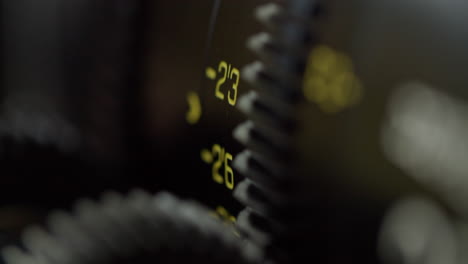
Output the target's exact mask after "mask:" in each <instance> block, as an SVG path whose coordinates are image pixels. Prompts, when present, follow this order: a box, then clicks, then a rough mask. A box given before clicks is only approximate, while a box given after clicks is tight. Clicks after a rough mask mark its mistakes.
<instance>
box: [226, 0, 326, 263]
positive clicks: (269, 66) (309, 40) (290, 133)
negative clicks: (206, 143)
mask: <svg viewBox="0 0 468 264" xmlns="http://www.w3.org/2000/svg"><path fill="white" fill-rule="evenodd" d="M318 10H319V3H318V2H317V1H310V0H295V1H289V2H287V3H286V4H285V5H284V6H280V5H278V4H273V3H270V4H267V5H264V6H261V7H259V8H258V9H257V10H256V17H257V18H258V20H259V21H260V22H262V23H263V24H265V25H266V26H267V27H268V28H269V30H270V32H269V33H260V34H257V35H255V36H253V37H252V38H250V39H249V40H248V43H247V46H248V47H249V48H250V49H251V50H252V51H254V52H255V53H256V54H258V56H259V57H260V61H256V62H254V63H252V64H250V65H248V66H246V67H245V68H244V70H243V73H242V75H243V77H244V79H245V80H246V81H247V82H248V83H250V84H251V86H253V87H254V88H255V91H253V92H250V93H248V94H246V95H244V96H243V97H242V98H240V99H239V104H238V108H239V109H240V110H241V111H242V112H243V113H245V114H246V115H247V117H248V121H246V122H245V123H243V124H241V125H240V126H238V127H237V128H236V129H235V130H234V132H233V136H234V137H235V138H236V139H237V140H238V141H240V142H241V143H242V144H244V145H245V146H246V147H247V149H246V150H245V151H244V152H242V153H241V154H239V155H238V156H237V157H236V159H235V161H234V167H235V168H236V169H237V170H238V171H239V172H241V173H242V174H243V175H244V176H245V177H246V179H245V180H244V181H242V182H241V183H240V184H238V186H237V188H236V189H235V191H234V196H235V198H236V199H237V200H239V201H240V202H241V203H243V204H244V205H245V206H246V208H245V210H243V211H242V212H241V213H240V214H239V216H238V221H237V225H238V228H239V230H240V231H241V232H242V233H243V234H244V235H245V236H246V237H248V238H249V239H250V240H251V241H252V243H253V244H256V245H258V246H260V247H262V248H265V249H266V252H267V256H268V258H269V260H272V261H273V262H280V263H299V262H300V261H302V260H303V257H307V256H310V254H311V253H312V252H311V250H310V248H311V247H312V246H313V244H312V242H313V241H312V240H311V239H310V238H311V228H313V217H311V216H310V214H308V213H307V212H310V209H311V208H313V205H312V201H311V199H310V198H308V197H310V188H307V187H310V183H308V181H307V180H305V178H304V177H302V175H301V172H300V170H299V169H297V168H298V167H297V166H296V165H295V164H296V163H297V159H296V157H297V151H296V149H295V146H294V140H293V139H294V135H295V131H296V128H298V126H299V121H298V120H297V119H296V116H297V115H296V114H295V113H296V112H295V111H296V110H297V107H296V105H298V103H299V102H301V99H302V95H301V87H302V78H303V75H304V69H305V65H306V58H307V53H308V51H309V49H310V47H311V46H313V45H314V44H315V41H316V36H315V35H314V33H312V32H311V30H310V28H311V22H312V19H313V17H314V15H315V14H316V12H317V11H318Z"/></svg>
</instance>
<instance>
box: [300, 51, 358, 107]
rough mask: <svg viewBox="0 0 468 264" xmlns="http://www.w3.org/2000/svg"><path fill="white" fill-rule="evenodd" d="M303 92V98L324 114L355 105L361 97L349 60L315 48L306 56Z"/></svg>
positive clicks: (343, 55)
mask: <svg viewBox="0 0 468 264" xmlns="http://www.w3.org/2000/svg"><path fill="white" fill-rule="evenodd" d="M303 90H304V96H305V98H306V99H307V100H309V101H310V102H313V103H315V104H317V106H318V107H319V108H320V109H321V110H322V111H324V112H326V113H336V112H339V111H342V110H344V109H346V108H349V107H351V106H354V105H356V104H358V103H359V102H360V100H361V99H362V94H363V88H362V83H361V81H360V80H359V78H358V77H357V76H356V75H355V73H354V69H353V64H352V61H351V59H350V58H349V57H348V56H346V55H345V54H342V53H339V52H336V51H335V50H333V49H331V48H329V47H327V46H324V45H321V46H317V47H316V48H315V49H314V50H312V52H311V54H310V56H309V63H308V65H307V70H306V75H305V78H304V83H303Z"/></svg>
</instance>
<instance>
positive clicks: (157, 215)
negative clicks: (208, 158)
mask: <svg viewBox="0 0 468 264" xmlns="http://www.w3.org/2000/svg"><path fill="white" fill-rule="evenodd" d="M22 242H23V245H24V248H25V250H21V249H19V248H18V247H9V248H6V249H4V251H3V256H4V258H5V260H6V263H7V264H33V263H34V264H39V263H40V264H49V263H50V264H52V263H62V264H72V263H77V264H78V263H79V264H85V263H87V264H92V263H96V264H97V263H149V261H151V263H154V262H161V261H162V262H163V263H181V261H194V260H195V262H197V263H198V262H203V263H258V262H260V261H261V259H262V256H261V251H260V250H258V249H255V248H253V247H249V248H248V249H247V248H246V247H244V244H243V242H242V240H241V239H239V238H238V237H236V236H235V235H234V233H233V232H231V230H229V229H227V228H226V226H225V225H224V224H223V223H222V222H220V221H218V219H216V218H215V217H212V216H210V215H209V211H208V210H207V209H206V208H204V207H202V206H201V205H199V204H198V203H196V202H193V201H181V200H179V199H177V198H175V197H174V196H172V195H171V194H169V193H159V194H157V195H156V196H152V195H150V194H148V193H146V192H143V191H134V192H132V193H130V194H129V196H128V197H122V196H120V195H119V194H116V193H107V194H105V195H104V196H103V197H102V199H101V201H100V202H99V203H95V202H92V201H90V200H81V201H80V202H78V203H77V205H76V207H75V210H74V213H73V214H67V213H63V212H57V213H54V214H52V215H51V217H50V218H49V220H48V225H47V229H42V228H39V227H32V228H29V229H27V230H26V231H25V232H24V234H23V237H22Z"/></svg>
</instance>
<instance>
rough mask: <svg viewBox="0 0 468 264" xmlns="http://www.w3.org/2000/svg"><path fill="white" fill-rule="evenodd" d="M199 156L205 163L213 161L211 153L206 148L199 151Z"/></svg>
mask: <svg viewBox="0 0 468 264" xmlns="http://www.w3.org/2000/svg"><path fill="white" fill-rule="evenodd" d="M200 157H201V159H202V160H203V161H204V162H205V163H208V164H211V163H212V162H213V155H212V154H211V152H210V151H209V150H207V149H202V150H201V151H200Z"/></svg>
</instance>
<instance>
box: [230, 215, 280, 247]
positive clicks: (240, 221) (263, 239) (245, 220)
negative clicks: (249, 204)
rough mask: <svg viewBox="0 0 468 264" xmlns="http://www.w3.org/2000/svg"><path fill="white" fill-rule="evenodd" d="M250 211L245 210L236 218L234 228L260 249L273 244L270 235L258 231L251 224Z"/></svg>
mask: <svg viewBox="0 0 468 264" xmlns="http://www.w3.org/2000/svg"><path fill="white" fill-rule="evenodd" d="M251 218H252V210H251V209H250V208H246V209H244V210H242V211H241V212H240V213H239V215H238V216H237V221H236V226H237V228H238V229H239V230H241V232H243V233H244V234H247V236H248V238H249V239H250V240H252V241H253V242H254V243H255V244H257V245H260V246H261V247H267V246H268V245H270V244H271V243H272V242H273V237H272V236H271V234H270V233H268V232H264V231H262V230H259V229H258V228H257V227H256V226H255V225H253V224H252V220H251Z"/></svg>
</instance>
